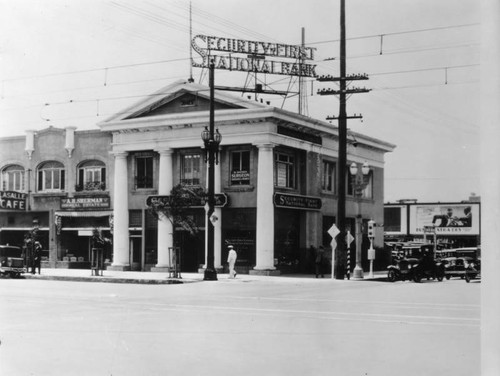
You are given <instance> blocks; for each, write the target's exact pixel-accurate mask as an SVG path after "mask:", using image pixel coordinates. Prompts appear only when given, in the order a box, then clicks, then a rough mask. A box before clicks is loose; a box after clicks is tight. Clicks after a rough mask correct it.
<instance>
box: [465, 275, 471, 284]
mask: <svg viewBox="0 0 500 376" xmlns="http://www.w3.org/2000/svg"><path fill="white" fill-rule="evenodd" d="M470 279H471V278H470V275H468V274H466V275H465V282H467V283H469V282H470Z"/></svg>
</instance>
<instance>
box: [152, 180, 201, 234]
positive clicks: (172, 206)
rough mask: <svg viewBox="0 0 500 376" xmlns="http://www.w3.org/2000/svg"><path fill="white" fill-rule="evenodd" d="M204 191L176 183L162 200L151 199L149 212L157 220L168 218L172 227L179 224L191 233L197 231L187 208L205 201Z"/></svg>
mask: <svg viewBox="0 0 500 376" xmlns="http://www.w3.org/2000/svg"><path fill="white" fill-rule="evenodd" d="M205 196H206V194H205V191H204V190H203V188H201V187H192V186H189V187H188V186H186V185H184V184H178V185H176V186H175V187H173V188H172V190H171V191H170V195H169V196H165V198H164V199H162V200H155V201H152V202H151V204H150V208H149V211H150V213H151V214H152V215H153V216H154V217H155V218H156V219H159V220H162V219H164V218H166V219H168V220H169V221H170V222H171V223H172V225H173V227H174V228H175V227H176V226H180V227H182V228H183V229H185V230H186V231H188V232H189V233H190V234H191V235H195V234H196V233H197V232H198V226H197V224H196V223H195V221H194V219H193V217H192V216H190V215H189V212H188V210H189V209H190V208H192V207H193V206H199V205H200V204H201V205H203V204H204V203H205V199H204V198H205Z"/></svg>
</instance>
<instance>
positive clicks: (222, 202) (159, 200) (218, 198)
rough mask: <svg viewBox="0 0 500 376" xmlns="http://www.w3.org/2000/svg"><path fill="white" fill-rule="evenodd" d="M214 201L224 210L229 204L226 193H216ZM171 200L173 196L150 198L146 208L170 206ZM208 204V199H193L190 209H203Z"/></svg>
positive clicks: (147, 199)
mask: <svg viewBox="0 0 500 376" xmlns="http://www.w3.org/2000/svg"><path fill="white" fill-rule="evenodd" d="M214 199H215V206H216V207H220V208H222V207H224V206H226V205H227V204H228V197H227V195H226V194H225V193H216V194H215V195H214ZM170 200H171V196H165V195H154V196H148V197H146V206H147V207H151V206H153V205H165V206H169V205H170ZM206 202H207V198H206V197H192V201H191V205H190V207H192V208H196V207H203V206H204V205H205V204H206Z"/></svg>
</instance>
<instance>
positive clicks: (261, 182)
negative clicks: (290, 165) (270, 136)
mask: <svg viewBox="0 0 500 376" xmlns="http://www.w3.org/2000/svg"><path fill="white" fill-rule="evenodd" d="M257 147H258V148H259V162H258V166H257V234H256V253H257V254H256V265H255V268H254V270H253V271H250V272H251V274H276V273H279V272H276V271H275V270H276V268H275V267H274V204H273V193H274V175H273V171H274V158H273V148H274V145H272V144H263V145H257ZM273 271H275V272H273Z"/></svg>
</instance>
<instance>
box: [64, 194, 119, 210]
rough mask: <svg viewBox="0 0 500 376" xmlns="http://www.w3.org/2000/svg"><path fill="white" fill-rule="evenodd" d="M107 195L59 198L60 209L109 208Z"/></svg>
mask: <svg viewBox="0 0 500 376" xmlns="http://www.w3.org/2000/svg"><path fill="white" fill-rule="evenodd" d="M109 207H110V199H109V196H91V197H72V198H62V199H61V209H72V210H75V209H76V210H78V209H79V210H94V209H109Z"/></svg>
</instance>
